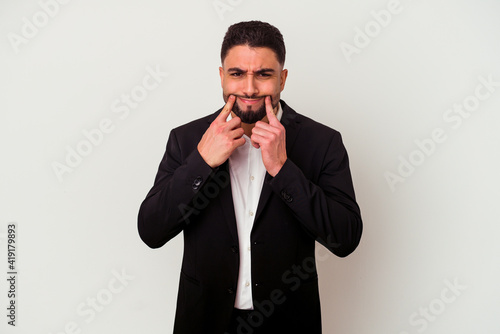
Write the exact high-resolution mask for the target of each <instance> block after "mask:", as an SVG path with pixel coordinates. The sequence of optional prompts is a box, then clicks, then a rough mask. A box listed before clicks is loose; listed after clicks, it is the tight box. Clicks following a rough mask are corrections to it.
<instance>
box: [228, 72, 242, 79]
mask: <svg viewBox="0 0 500 334" xmlns="http://www.w3.org/2000/svg"><path fill="white" fill-rule="evenodd" d="M229 75H230V76H232V77H235V78H238V77H241V75H242V73H239V72H234V73H231V74H229Z"/></svg>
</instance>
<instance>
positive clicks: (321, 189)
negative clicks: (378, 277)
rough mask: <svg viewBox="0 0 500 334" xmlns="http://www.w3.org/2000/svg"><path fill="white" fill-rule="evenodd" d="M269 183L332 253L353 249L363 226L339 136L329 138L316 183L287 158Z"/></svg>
mask: <svg viewBox="0 0 500 334" xmlns="http://www.w3.org/2000/svg"><path fill="white" fill-rule="evenodd" d="M269 183H270V185H271V187H272V189H273V191H274V192H275V193H276V194H278V196H280V197H281V198H282V200H283V201H284V202H285V203H286V204H287V206H288V207H289V208H290V210H292V212H293V214H294V215H295V216H296V217H297V219H298V220H299V221H300V223H301V224H302V225H303V227H304V229H305V230H306V231H307V232H308V233H309V234H310V235H311V236H312V237H314V238H315V239H316V240H317V241H318V242H319V243H321V244H322V245H324V246H325V247H326V248H327V249H329V250H330V251H331V252H332V253H334V254H335V255H337V256H340V257H345V256H347V255H349V254H350V253H352V252H353V251H354V249H356V247H357V246H358V244H359V242H360V239H361V233H362V229H363V225H362V221H361V213H360V209H359V206H358V204H357V203H356V199H355V195H354V188H353V185H352V179H351V172H350V170H349V159H348V156H347V152H346V149H345V147H344V145H343V143H342V138H341V135H340V133H338V132H335V134H334V136H333V137H332V140H331V142H330V144H329V146H328V149H327V151H326V152H325V155H324V159H323V162H322V163H321V170H320V173H319V177H318V178H317V182H316V183H313V182H311V181H310V180H309V179H307V177H306V176H305V175H304V173H303V172H302V170H301V169H300V168H299V167H298V166H297V165H296V164H295V163H294V162H293V161H291V160H290V159H287V161H286V162H285V164H284V165H283V167H282V169H281V170H280V171H279V173H278V174H276V175H275V177H274V178H273V179H272V180H271V181H270V182H269Z"/></svg>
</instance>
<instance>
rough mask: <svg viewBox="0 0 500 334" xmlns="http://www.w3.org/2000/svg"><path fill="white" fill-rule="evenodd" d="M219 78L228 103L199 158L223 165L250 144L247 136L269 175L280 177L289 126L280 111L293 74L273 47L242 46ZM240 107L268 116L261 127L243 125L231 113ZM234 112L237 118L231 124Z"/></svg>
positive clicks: (206, 135)
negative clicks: (283, 122)
mask: <svg viewBox="0 0 500 334" xmlns="http://www.w3.org/2000/svg"><path fill="white" fill-rule="evenodd" d="M219 74H220V78H221V86H222V91H223V97H224V101H225V102H226V105H225V106H224V108H223V109H222V111H221V112H220V114H219V115H218V116H217V118H216V119H215V120H214V121H213V122H212V124H210V126H209V128H208V129H207V131H206V132H205V133H204V135H203V137H202V139H201V141H200V142H199V143H198V151H199V152H200V155H201V156H202V158H203V159H204V160H205V162H206V163H207V164H208V165H209V166H210V167H212V168H215V167H218V166H220V165H221V164H223V163H224V162H225V161H226V160H227V159H228V158H229V157H230V156H231V154H232V153H233V152H234V150H235V149H236V148H238V147H239V146H242V145H244V144H245V139H244V138H243V137H242V136H243V134H246V135H247V136H248V137H250V139H251V142H252V145H253V146H254V147H255V148H260V149H261V154H262V161H263V162H264V166H265V168H266V170H267V172H268V173H269V174H270V175H271V176H273V177H274V176H276V174H278V172H279V171H280V170H281V168H282V167H283V165H284V164H285V161H286V159H287V155H286V137H285V128H284V127H283V125H282V124H281V123H280V122H279V120H278V119H277V118H276V112H277V110H278V108H277V107H278V103H279V99H280V93H281V92H282V91H283V89H284V88H285V82H286V78H287V75H288V70H284V69H283V65H281V64H280V63H279V61H278V59H277V57H276V54H275V53H274V51H272V50H271V49H269V48H251V47H249V46H247V45H239V46H235V47H233V48H231V49H230V50H229V52H228V53H227V56H226V58H225V59H224V62H223V64H222V67H220V68H219ZM235 103H236V104H237V106H238V107H239V109H241V110H242V111H246V112H257V111H258V110H259V109H260V108H262V107H264V108H265V110H266V115H265V116H264V117H263V118H262V119H261V120H260V121H257V122H256V123H252V124H248V123H243V122H241V119H240V118H239V117H237V116H236V114H235V113H234V112H233V111H232V109H233V106H234V104H235ZM273 104H274V105H273ZM230 112H231V113H232V116H233V118H232V119H231V120H230V121H229V122H226V119H227V116H228V114H229V113H230Z"/></svg>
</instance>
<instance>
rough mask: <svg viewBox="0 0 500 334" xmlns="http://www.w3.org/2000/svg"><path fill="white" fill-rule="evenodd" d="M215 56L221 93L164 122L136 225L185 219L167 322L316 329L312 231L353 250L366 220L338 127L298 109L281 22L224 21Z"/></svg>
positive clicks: (154, 242) (158, 226) (168, 224)
mask: <svg viewBox="0 0 500 334" xmlns="http://www.w3.org/2000/svg"><path fill="white" fill-rule="evenodd" d="M221 61H222V67H220V68H219V72H220V78H221V84H222V91H223V97H224V101H225V102H226V105H225V106H224V108H222V110H219V111H217V112H215V113H214V114H212V115H209V116H206V117H203V118H201V119H198V120H195V121H193V122H190V123H188V124H185V125H183V126H180V127H178V128H176V129H174V130H172V131H171V133H170V137H169V140H168V143H167V148H166V153H165V155H164V157H163V160H162V161H161V163H160V167H159V170H158V174H157V175H156V179H155V182H154V186H153V188H152V189H151V190H150V192H149V193H148V195H147V197H146V199H145V200H144V202H143V203H142V205H141V208H140V212H139V219H138V227H139V234H140V236H141V238H142V240H143V241H144V242H145V243H146V244H147V245H148V246H150V247H152V248H157V247H161V246H163V245H164V244H165V243H166V242H167V241H169V240H170V239H172V238H173V237H175V236H176V235H177V234H178V233H180V232H181V231H182V232H183V235H184V257H183V262H182V269H181V273H180V283H179V293H178V299H177V311H176V316H175V324H174V333H182V334H188V333H189V334H190V333H204V334H209V333H216V334H222V333H231V334H234V333H273V334H276V333H307V334H312V333H321V317H320V304H319V293H318V276H317V272H316V266H315V258H314V256H315V252H314V250H315V240H317V241H319V242H320V243H321V244H323V245H324V246H325V247H326V248H328V249H329V250H330V251H332V252H333V253H334V254H336V255H338V256H341V257H344V256H347V255H348V254H350V253H351V252H352V251H353V250H354V249H355V248H356V247H357V245H358V243H359V241H360V238H361V231H362V222H361V216H360V211H359V207H358V205H357V204H356V201H355V196H354V190H353V186H352V180H351V174H350V171H349V162H348V157H347V153H346V150H345V148H344V146H343V144H342V140H341V137H340V134H339V133H338V132H337V131H335V130H333V129H330V128H328V127H326V126H324V125H321V124H319V123H317V122H315V121H313V120H311V119H309V118H307V117H305V116H302V115H300V114H298V113H296V112H295V111H294V110H293V109H292V108H290V107H289V106H288V105H287V104H286V103H285V102H284V101H282V100H280V93H281V92H282V91H283V89H284V87H285V82H286V78H287V75H288V71H287V70H286V69H284V63H285V45H284V42H283V36H282V35H281V33H280V32H279V30H278V29H276V28H275V27H273V26H272V25H270V24H268V23H263V22H260V21H250V22H241V23H238V24H235V25H232V26H231V27H229V29H228V31H227V33H226V35H225V37H224V41H223V44H222V50H221Z"/></svg>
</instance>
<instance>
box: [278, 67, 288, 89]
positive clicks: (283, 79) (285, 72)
mask: <svg viewBox="0 0 500 334" xmlns="http://www.w3.org/2000/svg"><path fill="white" fill-rule="evenodd" d="M287 77H288V70H286V69H285V70H283V71H281V74H280V79H281V82H280V91H281V92H282V91H283V89H285V82H286V78H287Z"/></svg>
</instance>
